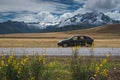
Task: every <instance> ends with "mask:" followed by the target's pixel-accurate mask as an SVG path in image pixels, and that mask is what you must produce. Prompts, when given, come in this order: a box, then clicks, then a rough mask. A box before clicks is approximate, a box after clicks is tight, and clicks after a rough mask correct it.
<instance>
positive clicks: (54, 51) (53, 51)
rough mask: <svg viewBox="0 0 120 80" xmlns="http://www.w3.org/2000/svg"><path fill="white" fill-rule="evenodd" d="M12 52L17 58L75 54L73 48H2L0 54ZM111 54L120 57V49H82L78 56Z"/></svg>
mask: <svg viewBox="0 0 120 80" xmlns="http://www.w3.org/2000/svg"><path fill="white" fill-rule="evenodd" d="M11 52H14V54H15V55H17V56H22V55H26V54H28V55H33V53H35V54H36V55H41V54H44V53H46V55H49V56H70V55H72V54H73V49H72V48H0V54H2V53H3V54H4V55H9V54H10V53H11ZM108 53H109V54H110V55H112V56H120V48H94V49H93V50H92V49H91V48H80V49H79V50H78V55H84V56H89V55H96V56H104V55H106V54H108Z"/></svg>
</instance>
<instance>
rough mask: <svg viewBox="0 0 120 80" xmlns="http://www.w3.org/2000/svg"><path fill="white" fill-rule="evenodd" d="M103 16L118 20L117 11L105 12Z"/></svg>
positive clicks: (118, 14)
mask: <svg viewBox="0 0 120 80" xmlns="http://www.w3.org/2000/svg"><path fill="white" fill-rule="evenodd" d="M105 14H106V15H108V16H109V17H111V18H112V19H114V20H120V13H119V11H114V12H107V13H105Z"/></svg>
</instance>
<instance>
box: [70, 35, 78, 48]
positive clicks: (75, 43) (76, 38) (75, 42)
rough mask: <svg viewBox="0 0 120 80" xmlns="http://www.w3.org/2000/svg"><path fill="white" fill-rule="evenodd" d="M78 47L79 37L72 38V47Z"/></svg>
mask: <svg viewBox="0 0 120 80" xmlns="http://www.w3.org/2000/svg"><path fill="white" fill-rule="evenodd" d="M77 45H78V36H74V37H72V38H71V46H77Z"/></svg>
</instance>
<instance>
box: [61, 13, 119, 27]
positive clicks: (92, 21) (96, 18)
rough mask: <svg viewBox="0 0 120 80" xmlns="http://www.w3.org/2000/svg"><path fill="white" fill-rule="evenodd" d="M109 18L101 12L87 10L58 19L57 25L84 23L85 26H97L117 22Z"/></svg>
mask: <svg viewBox="0 0 120 80" xmlns="http://www.w3.org/2000/svg"><path fill="white" fill-rule="evenodd" d="M117 22H118V21H115V20H113V19H111V18H110V17H109V16H107V15H105V14H104V13H101V12H89V13H85V14H80V13H79V14H76V15H74V16H73V17H70V18H68V19H65V20H64V21H60V23H59V27H64V26H69V25H86V26H99V25H105V24H113V23H117Z"/></svg>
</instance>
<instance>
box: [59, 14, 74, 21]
mask: <svg viewBox="0 0 120 80" xmlns="http://www.w3.org/2000/svg"><path fill="white" fill-rule="evenodd" d="M72 16H73V14H72V13H64V14H63V15H61V16H60V21H64V20H65V19H67V18H70V17H72Z"/></svg>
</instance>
